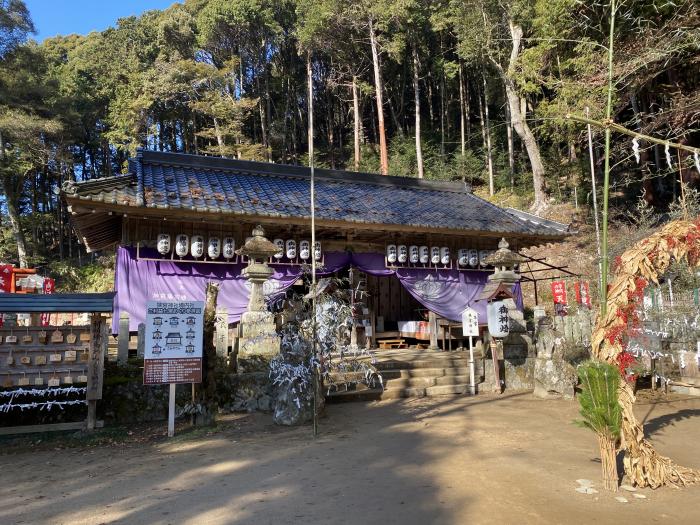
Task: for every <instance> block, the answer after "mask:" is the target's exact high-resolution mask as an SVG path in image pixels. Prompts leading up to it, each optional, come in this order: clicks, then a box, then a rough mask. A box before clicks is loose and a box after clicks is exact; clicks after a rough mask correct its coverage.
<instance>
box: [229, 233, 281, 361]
mask: <svg viewBox="0 0 700 525" xmlns="http://www.w3.org/2000/svg"><path fill="white" fill-rule="evenodd" d="M276 250H277V248H276V247H275V246H274V245H273V244H272V243H271V242H270V241H268V240H267V239H266V238H265V237H264V231H263V229H262V228H261V227H259V226H258V227H257V228H255V229H254V230H253V237H252V238H251V239H250V240H248V241H247V242H246V244H245V245H244V246H243V248H242V249H241V250H239V252H240V254H241V255H246V256H247V257H248V261H249V262H248V266H247V267H246V268H245V269H244V270H243V272H242V275H243V276H244V277H246V278H247V279H248V282H249V283H250V300H249V301H248V311H247V312H245V313H244V314H243V315H242V316H241V339H240V341H239V343H238V371H239V372H245V373H247V372H258V371H261V372H262V371H266V370H267V369H268V365H269V363H270V361H271V360H272V358H274V357H275V356H277V355H279V353H280V338H279V337H278V336H277V327H276V326H275V318H274V316H273V315H272V314H271V313H270V312H268V311H267V306H266V305H265V294H264V292H263V286H264V285H265V282H266V281H267V280H268V279H269V278H270V276H271V275H272V274H273V273H274V271H273V270H272V268H270V267H269V266H268V265H267V262H266V257H269V256H271V255H272V254H273V253H275V252H276Z"/></svg>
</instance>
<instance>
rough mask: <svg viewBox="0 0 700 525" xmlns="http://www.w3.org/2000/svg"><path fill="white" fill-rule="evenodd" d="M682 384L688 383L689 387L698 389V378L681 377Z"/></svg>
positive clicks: (699, 379)
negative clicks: (692, 386) (693, 386)
mask: <svg viewBox="0 0 700 525" xmlns="http://www.w3.org/2000/svg"><path fill="white" fill-rule="evenodd" d="M681 381H682V382H683V383H688V384H690V385H695V386H697V387H700V377H681Z"/></svg>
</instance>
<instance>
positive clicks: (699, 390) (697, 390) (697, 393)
mask: <svg viewBox="0 0 700 525" xmlns="http://www.w3.org/2000/svg"><path fill="white" fill-rule="evenodd" d="M669 390H670V391H671V392H675V393H676V394H683V395H685V396H693V397H700V387H698V386H680V385H671V386H670V387H669Z"/></svg>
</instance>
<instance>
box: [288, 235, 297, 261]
mask: <svg viewBox="0 0 700 525" xmlns="http://www.w3.org/2000/svg"><path fill="white" fill-rule="evenodd" d="M296 257H297V241H295V240H294V239H288V240H287V259H296Z"/></svg>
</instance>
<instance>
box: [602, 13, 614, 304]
mask: <svg viewBox="0 0 700 525" xmlns="http://www.w3.org/2000/svg"><path fill="white" fill-rule="evenodd" d="M616 9H617V6H616V0H611V1H610V36H609V38H608V104H607V108H606V114H605V117H606V121H607V122H610V116H611V115H612V94H613V37H614V36H615V11H616ZM609 193H610V126H606V128H605V171H604V174H603V217H602V219H603V238H602V243H603V246H602V254H601V258H600V262H601V272H600V315H601V317H604V316H605V315H606V313H607V310H608V305H607V302H608V194H609Z"/></svg>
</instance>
